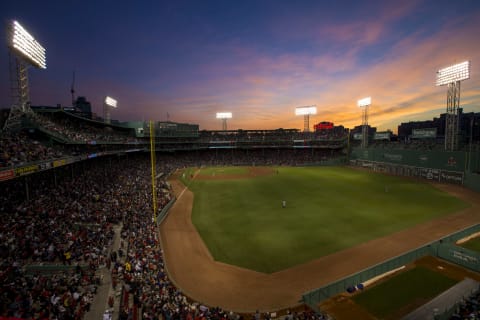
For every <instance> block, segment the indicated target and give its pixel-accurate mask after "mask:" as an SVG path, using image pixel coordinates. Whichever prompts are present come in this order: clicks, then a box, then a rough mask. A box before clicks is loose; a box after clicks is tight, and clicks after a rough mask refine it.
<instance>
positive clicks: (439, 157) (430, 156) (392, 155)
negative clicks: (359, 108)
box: [350, 148, 468, 172]
mask: <svg viewBox="0 0 480 320" xmlns="http://www.w3.org/2000/svg"><path fill="white" fill-rule="evenodd" d="M467 156H468V154H466V153H465V152H463V151H433V150H406V149H386V148H366V149H364V148H353V149H352V152H351V155H350V159H352V160H368V161H373V162H384V163H394V164H397V165H403V166H412V167H423V168H431V169H439V170H446V171H459V172H460V171H461V172H463V171H465V169H466V167H465V166H466V158H467Z"/></svg>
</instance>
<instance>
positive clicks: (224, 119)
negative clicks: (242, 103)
mask: <svg viewBox="0 0 480 320" xmlns="http://www.w3.org/2000/svg"><path fill="white" fill-rule="evenodd" d="M231 118H232V113H231V112H217V119H222V130H223V131H227V119H231Z"/></svg>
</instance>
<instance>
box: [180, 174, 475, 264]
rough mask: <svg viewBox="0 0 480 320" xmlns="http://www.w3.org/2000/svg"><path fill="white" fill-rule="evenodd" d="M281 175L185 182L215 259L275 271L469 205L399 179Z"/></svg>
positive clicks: (199, 226)
mask: <svg viewBox="0 0 480 320" xmlns="http://www.w3.org/2000/svg"><path fill="white" fill-rule="evenodd" d="M276 169H277V168H274V172H275V170H276ZM221 170H222V172H224V173H225V174H228V173H229V171H228V168H222V169H221ZM235 170H238V168H236V169H235ZM217 172H218V171H217ZM278 172H279V173H278V174H275V173H274V174H272V175H269V176H260V177H255V178H249V179H234V180H231V179H230V180H192V181H190V182H187V183H188V187H189V188H190V189H191V190H192V191H193V192H194V194H195V197H194V205H193V213H192V219H193V223H194V225H195V226H196V228H197V229H198V231H199V233H200V235H201V236H202V238H203V240H204V241H205V243H206V245H207V246H208V248H209V250H210V252H211V254H212V255H213V257H214V258H215V260H218V261H222V262H225V263H229V264H234V265H238V266H241V267H244V268H249V269H253V270H257V271H260V272H265V273H272V272H275V271H279V270H282V269H285V268H289V267H291V266H294V265H297V264H300V263H304V262H308V261H310V260H312V259H315V258H318V257H321V256H324V255H328V254H330V253H333V252H336V251H338V250H342V249H345V248H348V247H351V246H354V245H356V244H359V243H362V242H365V241H368V240H371V239H374V238H378V237H381V236H385V235H387V234H390V233H393V232H395V231H399V230H402V229H405V228H408V227H411V226H413V225H416V224H418V223H421V222H425V221H427V220H430V219H433V218H436V217H439V216H442V215H446V214H449V213H451V212H454V211H457V210H459V209H462V208H464V207H466V204H465V203H464V202H462V201H460V200H459V199H457V198H454V197H451V196H450V195H448V194H447V193H445V192H442V191H440V190H438V189H435V188H434V187H432V186H431V185H429V184H427V183H421V182H418V181H412V180H408V179H404V178H399V177H393V176H386V175H381V174H375V173H371V172H364V171H359V170H353V169H350V168H341V167H304V168H297V167H279V168H278ZM200 173H201V174H202V171H200ZM282 200H286V201H287V207H286V208H282V205H281V203H282Z"/></svg>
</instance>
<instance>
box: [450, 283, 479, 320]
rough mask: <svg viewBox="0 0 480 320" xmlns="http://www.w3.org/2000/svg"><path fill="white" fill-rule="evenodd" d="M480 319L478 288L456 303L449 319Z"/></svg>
mask: <svg viewBox="0 0 480 320" xmlns="http://www.w3.org/2000/svg"><path fill="white" fill-rule="evenodd" d="M474 319H480V290H479V291H477V292H476V293H474V294H473V295H471V296H470V297H467V298H466V299H463V300H462V301H461V302H460V303H458V305H457V307H456V311H455V313H454V314H453V315H452V316H451V317H450V318H449V320H474Z"/></svg>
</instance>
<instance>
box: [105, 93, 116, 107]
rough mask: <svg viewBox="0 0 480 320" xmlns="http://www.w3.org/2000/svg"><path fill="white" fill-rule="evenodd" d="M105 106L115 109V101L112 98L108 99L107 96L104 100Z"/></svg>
mask: <svg viewBox="0 0 480 320" xmlns="http://www.w3.org/2000/svg"><path fill="white" fill-rule="evenodd" d="M105 104H106V105H107V106H110V107H112V108H116V107H117V100H115V99H113V98H110V97H109V96H107V97H106V98H105Z"/></svg>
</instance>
